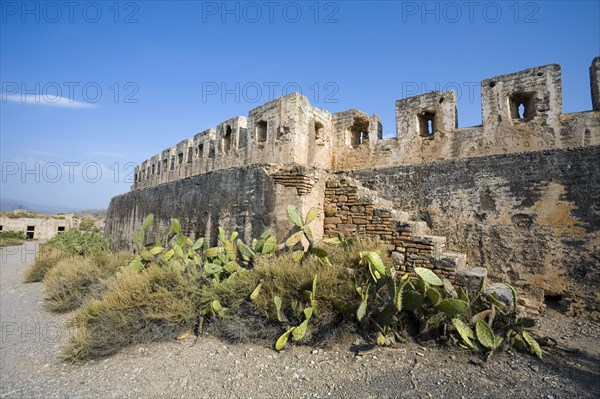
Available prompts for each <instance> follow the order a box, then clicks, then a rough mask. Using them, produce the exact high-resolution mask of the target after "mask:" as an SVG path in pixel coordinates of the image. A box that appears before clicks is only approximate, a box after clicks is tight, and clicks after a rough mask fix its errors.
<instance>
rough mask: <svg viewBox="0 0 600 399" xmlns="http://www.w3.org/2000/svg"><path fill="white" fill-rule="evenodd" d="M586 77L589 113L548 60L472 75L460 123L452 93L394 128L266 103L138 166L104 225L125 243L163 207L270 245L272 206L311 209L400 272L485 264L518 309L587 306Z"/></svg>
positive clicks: (591, 200) (188, 222) (278, 215)
mask: <svg viewBox="0 0 600 399" xmlns="http://www.w3.org/2000/svg"><path fill="white" fill-rule="evenodd" d="M590 78H591V94H592V96H591V97H592V110H591V111H587V112H578V113H571V114H563V112H562V82H561V68H560V65H555V64H554V65H545V66H540V67H535V68H531V69H527V70H524V71H520V72H516V73H511V74H507V75H501V76H496V77H493V78H489V79H485V80H484V81H482V82H481V99H482V124H481V125H480V126H473V127H465V128H458V125H457V107H456V94H455V93H454V92H452V91H450V92H437V91H436V92H431V93H426V94H422V95H418V96H414V97H410V98H404V99H400V100H398V101H396V136H395V137H393V138H382V125H381V122H380V119H379V118H378V117H377V115H368V114H366V113H364V112H362V111H360V110H357V109H352V110H348V111H344V112H338V113H330V112H328V111H325V110H322V109H318V108H315V107H313V106H312V105H311V104H310V103H309V101H308V100H307V99H306V98H305V97H303V96H302V95H299V94H296V93H294V94H290V95H287V96H284V97H281V98H277V99H275V100H273V101H270V102H268V103H266V104H264V105H261V106H259V107H257V108H254V109H252V110H251V111H250V112H249V114H248V116H247V117H243V116H237V117H235V118H231V119H228V120H226V121H224V122H223V123H221V124H219V125H217V126H216V128H210V129H207V130H205V131H203V132H201V133H198V134H197V135H195V136H194V137H193V138H190V139H187V140H183V141H181V142H180V143H178V144H177V145H176V146H174V147H171V148H167V149H166V150H164V151H162V152H161V153H159V154H157V155H154V156H153V157H151V158H149V159H147V160H146V161H144V162H142V164H141V165H140V166H139V167H138V168H137V169H136V174H135V183H134V185H133V186H132V190H131V191H130V192H128V193H126V194H123V195H119V196H116V197H114V198H113V199H112V201H111V203H110V208H109V211H108V218H107V223H106V229H105V234H106V235H108V236H110V237H112V239H113V240H114V241H113V242H114V245H115V246H116V247H119V248H124V247H131V246H132V242H133V233H134V231H135V229H136V228H138V227H139V226H140V224H141V222H142V220H143V218H144V217H145V216H146V215H147V214H148V213H151V212H152V213H154V214H155V216H156V222H155V224H154V225H153V227H152V230H151V231H150V232H149V234H150V236H151V237H157V236H158V235H160V234H161V233H164V232H165V231H166V230H167V229H168V227H169V225H170V219H171V218H173V217H177V218H179V220H180V221H181V223H182V228H183V230H184V231H185V232H186V233H187V234H189V235H190V236H192V237H201V236H206V237H210V238H211V239H214V237H215V236H216V233H217V226H223V227H224V228H225V229H226V230H229V231H232V230H237V231H238V232H239V233H240V235H241V237H242V238H244V239H246V240H248V239H250V238H252V237H256V236H258V235H259V234H260V233H262V232H263V230H265V229H266V228H270V229H271V230H272V231H273V232H274V233H275V234H276V235H277V236H278V238H279V239H284V238H285V236H286V234H288V233H289V230H290V227H291V223H290V222H288V221H287V218H286V215H285V209H286V205H288V204H294V205H295V206H296V207H297V208H298V209H299V210H300V211H301V212H302V213H304V214H306V212H308V210H309V209H310V208H311V207H317V209H319V216H318V218H317V219H316V221H315V222H313V225H312V227H313V230H314V231H315V234H316V235H317V238H321V237H327V236H333V235H336V234H337V233H338V232H343V233H345V234H366V235H370V236H376V237H378V238H380V239H382V240H383V241H385V242H386V243H388V244H389V246H390V248H391V249H392V250H393V252H392V256H393V259H394V260H395V262H396V264H397V266H398V267H399V268H401V269H402V270H410V269H411V268H412V267H414V266H415V265H421V266H425V267H429V268H431V269H434V270H435V271H436V272H438V273H440V274H442V275H444V276H446V277H447V278H449V279H451V280H460V281H459V282H461V281H462V282H468V281H469V278H470V277H471V276H473V275H475V276H477V275H480V274H481V273H482V270H481V269H479V268H485V269H487V273H488V274H489V275H490V276H491V277H493V278H494V279H495V280H498V281H506V282H511V283H513V284H515V285H517V286H518V287H520V289H521V290H522V291H525V292H528V293H529V295H530V298H533V299H535V300H536V301H533V302H532V303H527V302H525V303H524V304H525V305H532V306H534V305H535V304H539V303H541V302H542V301H543V299H544V297H561V296H564V297H573V295H575V293H580V294H582V295H588V298H589V299H590V300H589V302H590V303H591V305H590V306H591V307H592V308H594V309H596V310H597V305H598V303H600V297H599V294H598V293H597V292H596V291H597V290H596V287H598V281H599V280H600V279H599V272H598V270H599V267H600V255H599V253H600V57H597V58H595V59H594V60H593V62H592V66H591V68H590Z"/></svg>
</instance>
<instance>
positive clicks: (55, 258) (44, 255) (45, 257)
mask: <svg viewBox="0 0 600 399" xmlns="http://www.w3.org/2000/svg"><path fill="white" fill-rule="evenodd" d="M69 256H70V255H69V254H68V253H66V252H65V251H62V250H60V249H57V248H54V247H52V246H49V245H43V246H41V248H40V250H39V252H38V254H37V255H36V257H35V261H34V262H33V264H32V265H31V266H29V267H28V268H27V270H25V282H26V283H37V282H40V281H42V280H43V279H44V277H45V276H46V273H48V271H50V270H51V269H52V268H53V267H55V266H56V265H57V264H58V262H59V261H60V260H61V259H65V258H67V257H69Z"/></svg>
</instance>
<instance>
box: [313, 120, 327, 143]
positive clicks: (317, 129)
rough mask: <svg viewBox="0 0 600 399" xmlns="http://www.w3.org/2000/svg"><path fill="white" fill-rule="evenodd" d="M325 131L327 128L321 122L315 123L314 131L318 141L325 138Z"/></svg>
mask: <svg viewBox="0 0 600 399" xmlns="http://www.w3.org/2000/svg"><path fill="white" fill-rule="evenodd" d="M324 129H325V127H324V126H323V124H322V123H321V122H319V121H313V130H314V134H315V139H316V140H318V139H321V138H323V130H324Z"/></svg>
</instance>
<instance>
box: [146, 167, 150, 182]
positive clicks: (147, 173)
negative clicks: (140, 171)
mask: <svg viewBox="0 0 600 399" xmlns="http://www.w3.org/2000/svg"><path fill="white" fill-rule="evenodd" d="M149 178H150V166H148V167H147V168H146V179H149Z"/></svg>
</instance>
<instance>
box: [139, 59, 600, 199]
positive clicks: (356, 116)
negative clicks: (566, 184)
mask: <svg viewBox="0 0 600 399" xmlns="http://www.w3.org/2000/svg"><path fill="white" fill-rule="evenodd" d="M590 78H591V89H592V104H593V111H598V110H599V107H600V98H599V97H600V94H599V90H600V89H599V87H600V83H599V80H600V58H596V59H594V61H593V63H592V66H591V67H590ZM481 99H482V125H480V126H473V127H465V128H458V127H457V126H458V123H457V108H456V94H455V93H454V92H453V91H449V92H438V91H434V92H430V93H426V94H422V95H418V96H414V97H409V98H405V99H401V100H398V101H396V137H393V138H385V139H384V138H382V131H383V128H382V125H381V121H380V119H379V117H378V116H377V115H368V114H366V113H364V112H362V111H360V110H356V109H352V110H348V111H343V112H338V113H329V112H328V111H325V110H321V109H319V108H315V107H313V106H311V104H310V103H309V101H308V100H307V99H306V98H305V97H303V96H302V95H300V94H297V93H292V94H290V95H287V96H284V97H280V98H277V99H275V100H273V101H270V102H268V103H266V104H264V105H262V106H260V107H257V108H254V109H253V110H251V111H250V112H249V114H248V117H247V118H246V117H243V116H237V117H235V118H231V119H229V120H226V121H224V122H222V123H221V124H219V125H217V127H216V128H210V129H207V130H205V131H203V132H201V133H198V134H196V135H195V136H194V137H193V138H191V139H187V140H183V141H181V142H179V143H178V144H177V145H176V146H174V147H170V148H168V149H166V150H164V151H162V152H161V153H160V154H157V155H154V156H153V157H151V158H149V159H147V160H145V161H143V162H142V163H141V165H140V166H139V167H138V168H137V169H136V173H135V183H134V185H133V189H138V188H145V187H151V186H155V185H157V184H162V183H167V182H170V181H174V180H177V179H181V178H185V177H188V176H193V175H197V174H201V173H206V172H209V171H215V170H222V169H227V168H232V167H239V166H243V165H250V164H268V163H298V164H302V165H311V166H319V167H322V168H325V169H326V170H329V171H341V170H351V169H359V168H372V167H386V166H395V165H404V164H414V163H423V162H429V161H435V160H448V159H457V158H469V157H479V156H486V155H495V154H505V153H514V152H525V151H539V150H546V149H557V148H571V147H583V146H590V145H598V144H600V135H599V134H598V131H599V129H600V116H599V114H598V113H597V112H578V113H572V114H563V113H562V82H561V69H560V65H557V64H552V65H545V66H541V67H536V68H531V69H527V70H524V71H520V72H516V73H512V74H507V75H501V76H496V77H493V78H489V79H485V80H484V81H482V82H481Z"/></svg>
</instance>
